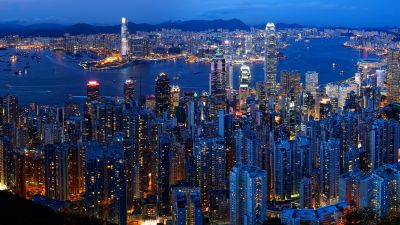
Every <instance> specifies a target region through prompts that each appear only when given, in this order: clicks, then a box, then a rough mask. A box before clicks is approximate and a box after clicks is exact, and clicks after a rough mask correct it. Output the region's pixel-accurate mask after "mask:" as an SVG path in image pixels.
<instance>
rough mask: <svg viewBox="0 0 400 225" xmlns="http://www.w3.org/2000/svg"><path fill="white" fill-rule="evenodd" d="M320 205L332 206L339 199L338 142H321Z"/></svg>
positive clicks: (335, 140) (330, 140)
mask: <svg viewBox="0 0 400 225" xmlns="http://www.w3.org/2000/svg"><path fill="white" fill-rule="evenodd" d="M319 157H320V163H319V165H320V167H319V186H320V201H319V202H320V205H327V204H334V203H336V202H337V200H338V197H339V175H340V140H338V139H329V140H328V141H322V142H321V145H320V148H319Z"/></svg>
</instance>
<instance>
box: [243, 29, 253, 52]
mask: <svg viewBox="0 0 400 225" xmlns="http://www.w3.org/2000/svg"><path fill="white" fill-rule="evenodd" d="M244 46H245V47H244V50H245V52H244V53H245V54H246V55H248V54H251V53H252V52H253V37H252V35H251V34H249V35H245V36H244Z"/></svg>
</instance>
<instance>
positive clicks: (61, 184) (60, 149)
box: [44, 144, 68, 200]
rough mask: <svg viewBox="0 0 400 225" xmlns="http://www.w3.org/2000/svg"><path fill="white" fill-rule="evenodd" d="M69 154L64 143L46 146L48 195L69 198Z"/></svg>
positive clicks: (56, 197) (62, 198)
mask: <svg viewBox="0 0 400 225" xmlns="http://www.w3.org/2000/svg"><path fill="white" fill-rule="evenodd" d="M67 160H68V155H67V151H66V149H65V148H64V146H63V145H62V144H58V145H46V146H45V147H44V165H45V178H46V179H45V187H46V197H47V198H49V199H56V200H67V196H68V186H67V185H68V183H67V181H68V165H67V164H68V161H67Z"/></svg>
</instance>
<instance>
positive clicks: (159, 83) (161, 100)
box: [155, 73, 171, 116]
mask: <svg viewBox="0 0 400 225" xmlns="http://www.w3.org/2000/svg"><path fill="white" fill-rule="evenodd" d="M155 91H156V112H157V115H158V116H161V115H162V114H163V113H164V112H165V111H167V109H168V107H169V105H170V93H171V87H170V86H169V78H168V76H167V74H165V73H160V74H159V75H158V76H157V78H156V90H155Z"/></svg>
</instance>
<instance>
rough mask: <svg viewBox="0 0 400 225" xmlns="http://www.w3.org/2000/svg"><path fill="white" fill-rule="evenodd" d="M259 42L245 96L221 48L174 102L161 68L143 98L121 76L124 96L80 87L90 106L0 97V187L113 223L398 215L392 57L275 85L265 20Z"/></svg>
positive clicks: (175, 90)
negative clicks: (198, 80)
mask: <svg viewBox="0 0 400 225" xmlns="http://www.w3.org/2000/svg"><path fill="white" fill-rule="evenodd" d="M123 23H126V21H123ZM122 36H123V37H122V39H126V38H127V37H126V27H124V25H123V28H122ZM264 37H265V41H264V49H265V67H264V68H265V77H264V80H263V81H258V82H257V83H256V85H255V86H254V87H252V86H251V85H252V83H253V82H250V80H251V79H252V76H251V71H250V67H249V66H247V65H243V66H242V67H241V69H240V74H237V76H238V77H239V82H240V84H239V90H235V89H234V88H233V85H232V76H233V74H232V73H231V72H229V71H230V67H231V61H230V56H229V55H228V54H227V52H229V49H227V48H225V47H226V46H225V47H224V46H221V48H218V50H216V51H215V53H213V57H212V59H211V63H210V64H211V65H210V67H211V68H210V75H209V91H208V92H204V93H196V92H184V93H181V91H180V88H179V86H176V85H173V84H172V81H171V80H170V78H169V76H168V75H167V74H165V73H161V74H159V75H158V76H157V78H156V82H155V89H154V95H152V96H147V97H145V96H140V95H138V93H136V92H135V87H136V86H135V85H136V84H135V81H134V80H132V79H129V80H127V81H126V82H125V83H124V84H123V86H122V87H120V88H121V89H122V90H121V93H122V94H123V95H124V96H123V97H113V98H109V97H104V96H102V95H101V84H100V83H99V82H97V81H88V83H87V99H86V101H85V102H75V101H72V100H69V101H67V102H66V103H65V104H60V105H50V106H49V105H38V104H35V103H32V104H31V105H28V106H22V105H20V104H19V103H18V97H17V96H13V95H8V96H5V97H3V98H1V99H0V185H1V187H2V188H5V189H9V190H10V191H12V192H13V193H15V194H18V195H19V196H21V197H26V198H32V197H33V199H35V198H37V196H38V195H42V196H44V197H45V199H48V200H49V201H50V200H51V201H53V200H56V201H59V202H65V201H69V202H71V203H72V205H74V207H73V210H78V211H80V212H84V213H86V214H87V215H89V216H93V217H97V218H99V219H102V220H103V221H110V222H113V223H115V224H121V225H124V224H128V222H129V223H131V222H137V223H138V224H145V223H162V224H164V223H165V224H174V225H178V224H179V225H183V224H192V225H193V224H194V225H201V224H235V225H242V224H243V225H261V224H263V223H265V222H266V221H267V220H268V218H269V217H280V218H281V221H282V223H283V224H303V223H309V224H318V223H324V224H336V223H340V222H342V220H343V215H344V214H345V211H346V209H348V208H349V207H358V208H360V207H372V208H373V210H374V211H375V212H376V214H377V215H379V216H384V215H386V214H387V213H389V212H390V211H396V212H400V196H399V194H400V191H399V190H400V165H399V164H398V162H399V160H400V124H399V115H400V104H399V101H400V93H399V90H400V53H399V52H398V51H390V52H389V53H388V55H387V59H386V60H384V62H370V61H360V62H359V64H358V68H359V71H358V72H357V73H356V74H355V76H354V78H352V79H349V80H346V81H341V82H338V83H331V84H327V85H319V84H318V72H316V71H309V72H307V73H306V74H305V77H306V80H305V83H304V84H303V83H302V81H301V74H300V73H299V72H297V71H282V72H281V73H280V74H279V78H280V79H277V76H278V74H277V72H276V71H277V55H278V53H277V34H276V31H275V26H274V24H272V23H268V24H267V26H266V30H265V35H264ZM248 41H249V42H250V40H248ZM122 42H123V46H122V51H123V52H124V53H125V54H127V52H125V51H127V49H128V47H127V41H126V40H123V41H122ZM134 43H136V44H137V45H140V46H142V44H141V43H142V42H141V41H140V40H139V39H138V40H137V42H136V41H135V42H134ZM133 49H136V48H133ZM245 49H246V48H245ZM247 50H248V51H249V52H250V51H251V50H250V49H249V48H247ZM377 65H378V66H377ZM278 80H279V82H278ZM34 196H35V197H34ZM42 204H45V203H42Z"/></svg>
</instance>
